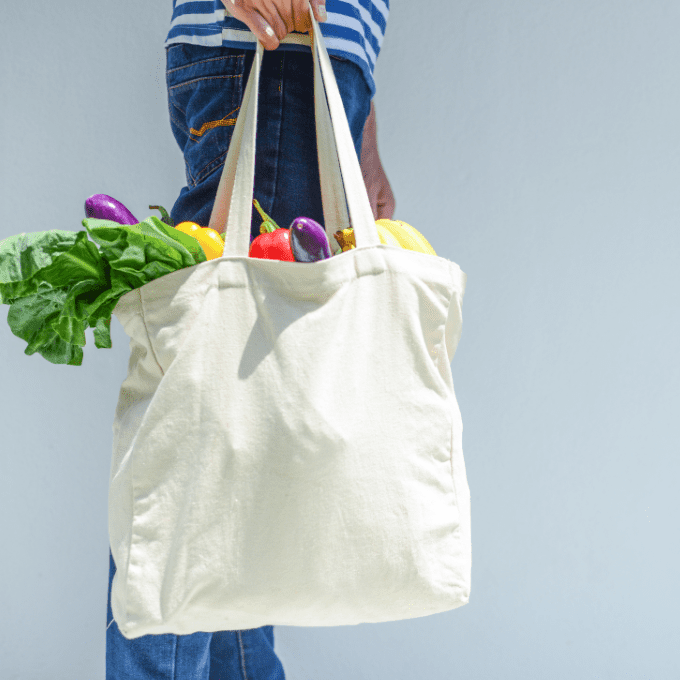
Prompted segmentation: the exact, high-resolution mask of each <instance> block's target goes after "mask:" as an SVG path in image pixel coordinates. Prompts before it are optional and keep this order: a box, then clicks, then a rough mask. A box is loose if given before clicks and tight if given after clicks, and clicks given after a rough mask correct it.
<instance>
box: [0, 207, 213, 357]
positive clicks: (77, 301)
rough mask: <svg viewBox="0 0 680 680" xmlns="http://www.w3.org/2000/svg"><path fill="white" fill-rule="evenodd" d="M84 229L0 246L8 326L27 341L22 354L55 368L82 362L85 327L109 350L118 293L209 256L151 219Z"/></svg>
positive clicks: (89, 223)
mask: <svg viewBox="0 0 680 680" xmlns="http://www.w3.org/2000/svg"><path fill="white" fill-rule="evenodd" d="M83 226H84V227H85V229H86V231H79V232H68V231H59V230H53V231H47V232H38V233H35V234H19V235H17V236H11V237H9V238H7V239H4V240H3V241H0V303H4V304H8V305H10V309H9V313H8V315H7V322H8V324H9V327H10V329H11V330H12V332H13V333H14V334H15V335H16V336H17V337H20V338H21V339H22V340H25V341H26V343H27V347H26V350H25V353H26V354H34V353H36V352H37V353H39V354H41V355H42V356H43V357H44V358H45V359H47V360H48V361H50V362H52V363H54V364H69V365H73V366H80V365H81V364H82V361H83V350H82V347H83V346H84V345H85V342H86V341H85V329H86V328H88V327H91V328H93V329H94V340H95V346H96V347H98V348H110V347H111V346H112V343H111V334H110V325H111V314H112V313H113V309H114V308H115V306H116V304H117V303H118V300H119V299H120V297H121V296H123V295H125V293H127V292H129V291H130V290H133V289H134V288H139V287H140V286H143V285H144V284H145V283H148V282H149V281H153V280H154V279H157V278H159V277H161V276H165V275H166V274H169V273H171V272H173V271H177V270H178V269H182V268H184V267H190V266H193V265H194V264H198V263H200V262H205V261H206V259H207V258H206V256H205V253H204V252H203V249H202V248H201V246H200V244H199V243H198V241H197V240H196V239H194V238H193V237H191V236H189V235H187V234H183V233H182V232H178V231H176V230H174V229H173V228H172V227H169V226H168V225H166V224H164V223H163V222H161V220H159V219H158V218H157V217H153V216H152V217H149V218H148V219H146V220H144V221H143V222H140V223H139V224H134V225H121V224H118V223H117V222H111V221H109V220H98V219H85V220H83ZM88 236H89V237H90V238H91V239H92V241H90V240H88Z"/></svg>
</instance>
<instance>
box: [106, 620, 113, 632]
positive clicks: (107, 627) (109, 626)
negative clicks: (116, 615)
mask: <svg viewBox="0 0 680 680" xmlns="http://www.w3.org/2000/svg"><path fill="white" fill-rule="evenodd" d="M112 623H113V619H111V620H110V621H109V625H108V626H106V630H108V629H109V628H111V624H112Z"/></svg>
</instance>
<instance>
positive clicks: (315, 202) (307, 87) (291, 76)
mask: <svg viewBox="0 0 680 680" xmlns="http://www.w3.org/2000/svg"><path fill="white" fill-rule="evenodd" d="M253 56H254V50H237V49H233V48H227V47H203V46H198V45H190V44H185V43H179V44H175V45H170V46H169V47H168V48H167V87H168V103H169V111H170V124H171V128H172V132H173V134H174V136H175V139H176V140H177V143H178V144H179V147H180V149H181V150H182V153H183V155H184V160H185V165H186V180H187V185H186V186H185V187H183V188H182V190H181V192H180V195H179V198H178V199H177V201H176V202H175V204H174V206H173V208H172V210H171V213H170V214H171V217H172V218H173V219H174V220H175V224H178V223H179V222H182V221H185V220H189V221H192V222H196V223H198V224H200V225H202V226H207V225H208V222H209V220H210V213H211V211H212V206H213V202H214V199H215V194H216V192H217V185H218V183H219V180H220V175H221V172H222V168H223V165H224V161H225V158H226V155H227V150H228V148H229V142H230V141H231V135H232V133H233V130H234V123H235V122H236V116H237V115H238V111H239V107H240V105H241V100H242V98H243V92H244V91H245V86H246V82H247V76H248V73H249V72H250V67H251V66H252V62H253ZM331 61H332V64H333V71H334V73H335V77H336V81H337V83H338V88H339V90H340V94H341V97H342V100H343V104H344V107H345V112H346V114H347V119H348V121H349V124H350V129H351V131H352V137H353V139H354V144H355V148H356V151H357V155H358V156H359V157H361V139H362V134H363V128H364V124H365V122H366V119H367V117H368V113H369V109H370V90H369V88H368V85H367V84H366V82H365V80H364V77H363V75H362V73H361V69H360V68H359V67H358V66H357V65H355V64H354V63H352V62H350V61H348V60H344V59H339V58H332V59H331ZM259 94H260V96H259V101H258V121H257V142H256V149H255V150H256V161H255V190H254V193H255V196H254V197H255V198H257V200H258V201H259V203H260V205H261V206H262V208H263V209H264V211H265V212H266V213H267V214H269V215H270V216H271V217H272V218H273V219H274V220H275V221H276V222H277V223H278V225H279V226H281V227H287V226H289V225H290V223H291V222H292V221H293V219H295V218H296V217H299V216H303V215H304V216H306V217H311V218H312V219H314V220H316V221H317V222H319V223H320V224H323V223H324V220H323V210H322V207H321V187H320V185H319V166H318V158H317V148H316V132H315V122H314V88H313V62H312V56H311V52H297V51H292V50H289V51H283V50H278V51H275V52H265V54H264V58H263V61H262V71H261V74H260V93H259ZM261 222H262V220H261V218H260V216H259V214H258V213H257V211H256V210H255V209H254V208H253V215H252V221H251V233H252V236H253V237H255V236H257V235H259V233H260V232H259V229H260V224H261ZM115 570H116V565H115V563H114V560H113V557H112V555H111V553H109V593H108V605H107V624H108V625H107V629H106V680H123V679H125V680H284V677H285V676H284V672H283V666H282V665H281V662H280V660H279V659H278V657H277V656H276V653H275V652H274V632H273V627H272V626H264V627H262V628H255V629H251V630H242V631H238V630H237V631H221V632H216V633H209V632H198V633H194V634H193V635H171V634H166V635H145V636H142V637H140V638H136V639H134V640H128V639H127V638H125V637H124V636H123V635H122V633H121V632H120V631H119V630H118V626H117V624H116V622H115V621H114V619H113V615H112V612H111V583H112V581H113V575H114V573H115Z"/></svg>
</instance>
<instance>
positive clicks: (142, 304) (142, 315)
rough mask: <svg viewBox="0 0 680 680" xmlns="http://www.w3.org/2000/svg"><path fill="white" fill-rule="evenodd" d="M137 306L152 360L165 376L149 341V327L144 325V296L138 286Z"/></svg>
mask: <svg viewBox="0 0 680 680" xmlns="http://www.w3.org/2000/svg"><path fill="white" fill-rule="evenodd" d="M138 290H139V306H140V307H141V310H142V311H141V314H140V316H141V318H142V323H143V324H144V332H145V333H146V339H147V340H148V342H149V348H150V349H151V354H152V355H153V358H154V361H155V362H156V365H157V366H158V369H159V370H160V372H161V375H163V376H165V371H164V370H163V367H162V366H161V362H160V361H159V360H158V355H157V354H156V350H155V348H154V346H153V342H152V341H151V335H150V334H149V327H148V326H147V325H146V315H145V306H144V296H143V295H142V289H141V288H139V289H138Z"/></svg>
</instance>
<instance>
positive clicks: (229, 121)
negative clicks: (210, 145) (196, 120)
mask: <svg viewBox="0 0 680 680" xmlns="http://www.w3.org/2000/svg"><path fill="white" fill-rule="evenodd" d="M240 108H241V107H240V106H237V107H236V108H235V109H233V110H232V111H229V113H228V114H227V115H226V116H225V117H224V118H220V119H219V120H211V121H209V122H207V123H203V125H201V128H200V130H195V129H194V128H191V129H190V130H189V132H190V133H191V134H193V135H195V136H196V137H201V136H202V135H203V134H204V133H205V132H208V131H209V130H212V129H213V128H216V127H220V126H223V125H225V126H231V125H236V118H234V114H235V113H236V112H237V111H238V110H239V109H240ZM237 115H238V114H237ZM229 116H231V118H229ZM194 141H195V142H200V141H201V140H200V139H195V140H194Z"/></svg>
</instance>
